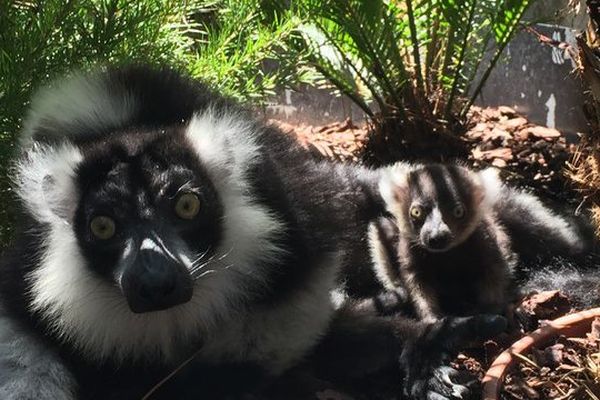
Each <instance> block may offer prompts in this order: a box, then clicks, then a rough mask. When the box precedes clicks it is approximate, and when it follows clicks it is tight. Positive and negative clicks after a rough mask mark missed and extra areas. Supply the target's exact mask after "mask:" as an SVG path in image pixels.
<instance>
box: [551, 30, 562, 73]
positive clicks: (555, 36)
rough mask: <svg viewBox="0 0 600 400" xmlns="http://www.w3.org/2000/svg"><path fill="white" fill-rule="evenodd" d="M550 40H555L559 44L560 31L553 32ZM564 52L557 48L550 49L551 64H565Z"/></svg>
mask: <svg viewBox="0 0 600 400" xmlns="http://www.w3.org/2000/svg"><path fill="white" fill-rule="evenodd" d="M552 40H555V41H557V42H561V41H562V39H561V36H560V31H554V32H552ZM564 54H565V52H564V51H563V50H562V49H559V48H557V47H552V62H553V63H554V64H559V65H560V64H564V63H565V56H564Z"/></svg>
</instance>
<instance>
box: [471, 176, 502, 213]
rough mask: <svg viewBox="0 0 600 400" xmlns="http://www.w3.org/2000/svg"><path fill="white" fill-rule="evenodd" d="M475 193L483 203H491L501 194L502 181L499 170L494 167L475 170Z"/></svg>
mask: <svg viewBox="0 0 600 400" xmlns="http://www.w3.org/2000/svg"><path fill="white" fill-rule="evenodd" d="M477 178H478V179H477V181H478V182H477V187H478V189H477V195H478V196H479V198H480V199H479V201H480V202H483V203H484V204H485V205H492V204H494V203H496V202H497V201H498V199H499V198H500V196H502V191H503V190H502V188H503V187H504V183H502V179H501V178H500V171H499V170H498V169H496V168H486V169H483V170H481V171H479V172H477Z"/></svg>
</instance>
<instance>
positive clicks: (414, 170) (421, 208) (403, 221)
mask: <svg viewBox="0 0 600 400" xmlns="http://www.w3.org/2000/svg"><path fill="white" fill-rule="evenodd" d="M381 190H382V195H383V196H384V198H385V200H386V203H387V208H388V210H389V211H390V212H391V213H392V214H393V215H394V217H395V218H396V220H397V221H398V225H399V229H400V233H401V235H403V236H404V237H408V238H409V239H410V240H411V241H412V242H414V243H415V244H416V245H418V246H421V247H423V248H425V249H426V250H428V251H431V252H443V251H446V250H448V249H450V248H452V247H454V246H456V245H458V244H460V243H461V242H463V241H464V240H465V239H467V238H468V237H469V236H470V234H471V233H472V232H473V230H474V229H475V228H476V226H477V224H478V222H479V220H480V215H481V213H480V211H481V210H480V205H481V202H482V200H483V188H482V185H481V183H480V180H479V176H478V174H477V173H475V172H472V171H469V170H468V169H466V168H463V167H459V166H456V165H441V164H429V165H417V166H403V165H400V166H396V167H394V168H393V169H392V170H391V173H390V174H389V175H388V176H387V177H385V178H383V180H382V185H381Z"/></svg>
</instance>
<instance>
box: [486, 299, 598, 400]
mask: <svg viewBox="0 0 600 400" xmlns="http://www.w3.org/2000/svg"><path fill="white" fill-rule="evenodd" d="M596 317H600V307H599V308H591V309H588V310H584V311H580V312H576V313H573V314H569V315H565V316H563V317H560V318H557V319H555V320H553V321H546V322H544V323H543V325H542V326H541V327H540V328H539V329H536V330H535V331H533V332H531V333H530V334H528V335H526V336H523V337H522V338H521V339H519V340H517V341H516V342H515V343H513V344H512V346H510V347H509V348H508V349H506V350H504V351H503V352H502V353H501V354H500V355H499V356H498V357H497V358H496V359H495V360H494V362H493V363H492V365H491V366H490V368H489V369H488V370H487V372H486V374H485V376H484V377H483V380H482V384H483V389H482V392H483V393H482V395H483V396H482V398H483V400H497V399H498V398H499V395H500V389H501V387H502V382H503V380H504V376H505V375H506V372H507V370H508V367H509V366H510V365H511V364H512V363H513V362H514V360H515V357H514V356H513V354H515V353H519V354H522V353H525V352H526V351H527V350H529V348H531V347H532V346H533V345H534V344H536V343H540V342H543V341H545V340H549V339H551V338H552V337H555V336H558V335H559V334H560V332H562V331H566V330H568V329H570V328H573V327H574V326H577V325H579V324H582V323H584V322H587V321H589V322H590V323H591V321H592V320H593V319H594V318H596Z"/></svg>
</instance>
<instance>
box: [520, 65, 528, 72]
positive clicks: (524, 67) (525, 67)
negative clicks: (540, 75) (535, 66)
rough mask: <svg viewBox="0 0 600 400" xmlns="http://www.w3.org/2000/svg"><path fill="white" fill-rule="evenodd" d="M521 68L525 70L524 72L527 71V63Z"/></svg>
mask: <svg viewBox="0 0 600 400" xmlns="http://www.w3.org/2000/svg"><path fill="white" fill-rule="evenodd" d="M521 69H522V70H523V72H526V71H527V65H525V64H523V66H522V67H521Z"/></svg>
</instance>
